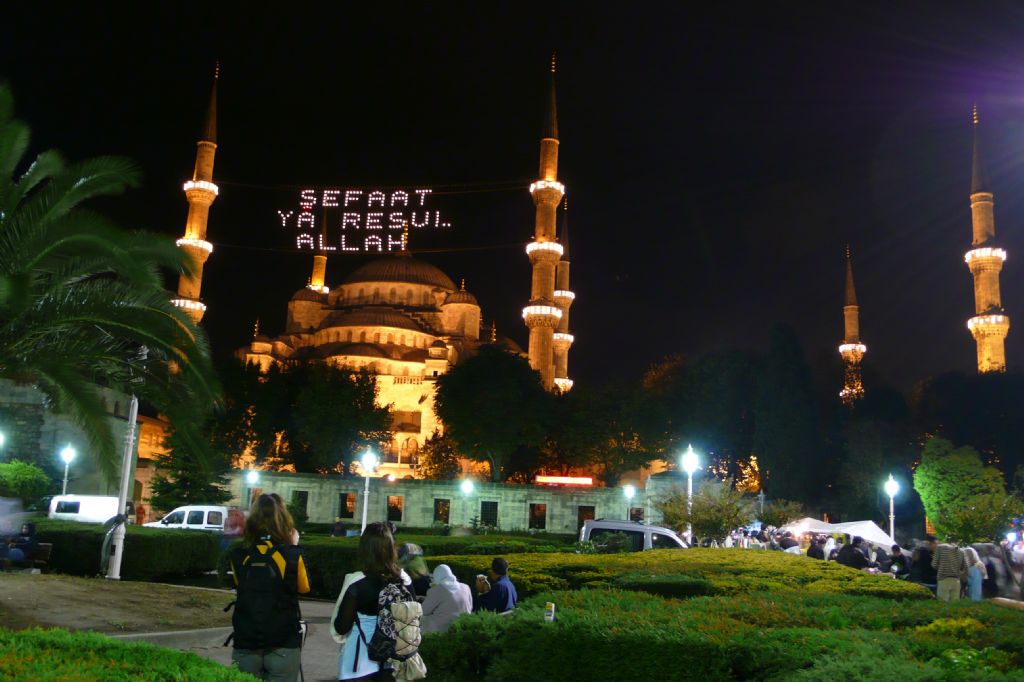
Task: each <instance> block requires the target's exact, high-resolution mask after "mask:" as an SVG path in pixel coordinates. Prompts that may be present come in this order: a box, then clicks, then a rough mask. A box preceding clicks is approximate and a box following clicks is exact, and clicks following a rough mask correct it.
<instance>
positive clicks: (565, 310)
mask: <svg viewBox="0 0 1024 682" xmlns="http://www.w3.org/2000/svg"><path fill="white" fill-rule="evenodd" d="M559 243H560V244H561V245H562V260H560V261H558V266H557V267H556V268H555V285H556V286H557V287H558V288H557V289H555V305H556V306H558V309H559V310H561V311H562V319H560V320H559V321H558V327H557V329H556V330H555V333H554V335H553V339H552V341H553V343H554V346H555V386H557V387H558V390H559V391H561V392H562V393H565V392H566V391H568V390H570V389H571V388H572V379H570V378H569V346H571V345H572V342H573V340H574V337H573V335H572V334H570V333H569V306H571V305H572V302H573V300H574V299H575V298H576V294H574V293H573V292H572V290H571V289H569V205H568V200H563V202H562V231H561V234H560V235H559Z"/></svg>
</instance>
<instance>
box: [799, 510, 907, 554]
mask: <svg viewBox="0 0 1024 682" xmlns="http://www.w3.org/2000/svg"><path fill="white" fill-rule="evenodd" d="M782 530H788V531H790V532H792V533H797V534H799V533H844V534H846V535H850V536H854V535H859V536H860V537H862V538H864V539H865V540H867V541H868V542H869V543H871V544H872V545H879V546H882V547H885V548H886V549H889V547H892V546H893V545H894V544H896V543H895V542H894V541H893V539H892V538H890V537H889V534H888V533H886V532H885V531H884V530H882V529H881V528H879V527H878V525H877V524H876V523H875V522H874V521H848V522H847V523H825V522H824V521H819V520H818V519H812V518H810V517H805V518H802V519H800V520H799V521H794V522H793V523H787V524H786V525H785V526H783V527H782Z"/></svg>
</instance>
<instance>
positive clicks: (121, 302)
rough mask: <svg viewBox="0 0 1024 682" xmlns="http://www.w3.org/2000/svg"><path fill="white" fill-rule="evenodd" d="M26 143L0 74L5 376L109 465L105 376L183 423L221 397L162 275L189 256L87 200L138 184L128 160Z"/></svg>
mask: <svg viewBox="0 0 1024 682" xmlns="http://www.w3.org/2000/svg"><path fill="white" fill-rule="evenodd" d="M28 144H29V128H28V126H27V125H26V124H25V123H23V122H22V121H19V120H17V119H15V118H14V116H13V98H12V96H11V93H10V90H9V89H8V88H7V87H6V86H5V85H3V84H0V378H5V379H10V380H14V381H16V382H19V383H22V384H30V385H32V386H34V387H35V388H36V389H38V390H39V391H40V392H41V393H42V394H43V396H44V397H45V399H46V401H47V403H48V405H49V407H51V408H52V409H54V410H55V411H58V412H61V413H64V414H66V415H68V416H69V417H70V418H71V419H72V420H73V421H74V422H75V423H76V424H77V425H78V426H79V427H80V428H81V429H82V431H83V432H84V434H85V436H86V439H87V441H88V443H89V446H90V449H91V450H92V451H93V452H95V453H96V454H97V456H98V462H99V464H100V466H101V468H102V469H103V470H105V471H106V472H108V473H109V472H111V471H113V469H114V463H115V462H117V461H118V458H117V452H118V449H119V448H118V442H117V438H116V437H115V434H114V433H113V431H112V428H111V424H110V422H109V420H108V419H107V413H106V410H105V408H104V403H103V399H102V396H101V394H100V390H99V386H100V385H106V386H110V387H111V388H115V389H118V390H123V391H125V392H129V393H135V394H137V395H138V396H139V397H140V399H143V400H146V401H147V402H149V403H150V404H152V405H153V406H154V407H156V408H157V409H158V410H160V411H161V412H162V413H164V414H167V415H168V416H169V417H170V418H171V419H172V421H173V422H175V424H176V425H177V426H178V427H179V429H181V427H185V428H184V429H181V430H184V431H188V430H189V428H188V427H189V425H190V424H200V423H201V422H202V416H201V415H202V414H203V413H204V411H205V410H208V409H209V408H210V407H211V406H212V405H213V404H214V402H215V400H216V397H217V394H218V389H217V386H216V379H215V377H214V373H213V369H212V365H211V362H210V358H209V349H208V346H207V342H206V339H205V336H204V335H203V333H202V332H201V331H200V330H199V329H198V328H197V327H196V326H195V325H194V324H193V323H192V322H191V320H190V319H189V318H188V316H187V315H185V314H184V313H183V312H182V311H180V310H179V309H177V308H176V307H174V306H173V305H172V304H171V303H170V301H169V297H168V293H167V292H166V291H165V290H164V288H163V282H162V278H161V268H164V269H170V270H173V271H177V272H182V271H185V270H187V269H188V268H189V267H190V262H189V261H188V257H187V256H186V255H185V254H184V253H183V252H182V251H181V250H180V249H178V248H177V246H176V245H175V244H174V243H173V241H171V240H170V239H169V238H166V237H164V236H161V235H155V234H148V233H144V232H128V231H125V230H121V229H119V228H118V227H116V226H115V225H113V224H112V223H111V222H109V221H108V220H107V219H106V218H104V217H102V216H101V215H99V214H97V213H95V212H92V211H90V210H88V209H85V208H82V207H81V204H82V203H83V202H85V201H87V200H89V199H92V198H94V197H98V196H104V195H111V194H118V193H120V192H122V191H124V190H125V188H126V187H134V186H136V185H137V184H138V177H139V173H138V171H137V170H136V168H135V167H134V165H133V164H132V163H131V162H129V161H127V160H126V159H121V158H114V157H98V158H94V159H89V160H87V161H82V162H79V163H73V164H69V163H66V162H65V161H64V160H63V159H62V158H61V156H60V154H58V153H57V152H56V151H44V152H42V153H40V154H39V155H38V156H36V157H35V159H34V160H32V162H31V163H29V164H27V167H25V164H24V157H25V154H26V151H27V149H28ZM19 173H20V174H19ZM143 349H146V350H148V352H142V351H143Z"/></svg>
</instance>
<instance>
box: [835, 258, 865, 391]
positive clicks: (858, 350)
mask: <svg viewBox="0 0 1024 682" xmlns="http://www.w3.org/2000/svg"><path fill="white" fill-rule="evenodd" d="M843 327H844V331H845V334H844V335H843V343H842V345H840V346H839V354H840V355H842V356H843V366H844V371H843V390H841V391H839V399H840V400H842V401H843V404H844V405H846V406H847V407H853V405H854V404H855V403H856V402H857V401H858V400H860V399H861V398H863V397H864V382H863V381H862V380H861V376H860V361H861V360H863V359H864V354H865V353H867V352H868V347H867V346H865V345H864V344H863V343H861V342H860V306H859V305H857V290H856V289H855V288H854V286H853V262H852V259H851V257H850V247H849V246H847V247H846V300H845V301H844V302H843Z"/></svg>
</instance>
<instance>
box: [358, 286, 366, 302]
mask: <svg viewBox="0 0 1024 682" xmlns="http://www.w3.org/2000/svg"><path fill="white" fill-rule="evenodd" d="M365 298H366V289H364V288H362V287H359V302H360V303H362V302H363V300H364V299H365Z"/></svg>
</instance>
